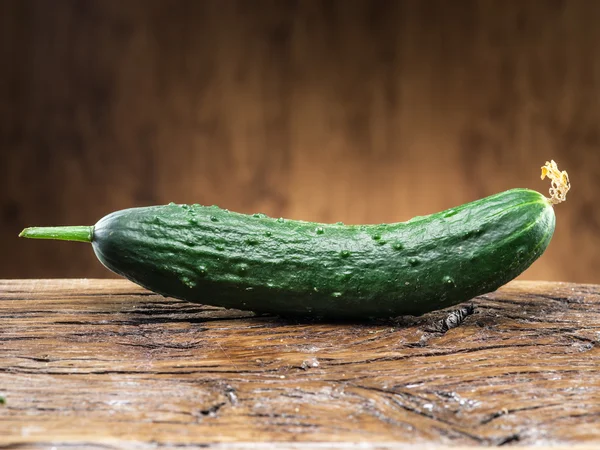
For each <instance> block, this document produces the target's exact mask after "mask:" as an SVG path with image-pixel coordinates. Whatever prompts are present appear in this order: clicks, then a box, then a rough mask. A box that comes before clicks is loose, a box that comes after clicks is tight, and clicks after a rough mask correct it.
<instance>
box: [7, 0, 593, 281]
mask: <svg viewBox="0 0 600 450" xmlns="http://www.w3.org/2000/svg"><path fill="white" fill-rule="evenodd" d="M599 23H600V2H599V1H592V0H573V1H566V0H565V1H517V0H513V1H506V0H498V1H452V2H451V1H395V2H394V1H168V2H167V1H146V0H143V1H124V2H123V1H88V0H83V1H82V0H73V1H65V0H59V1H43V0H39V1H32V0H25V1H23V0H14V1H13V0H8V1H6V0H4V1H1V2H0V36H1V38H0V39H1V40H0V64H1V65H2V70H1V71H0V73H1V75H0V98H1V102H0V144H1V156H0V246H1V250H2V256H1V258H0V277H58V276H60V277H66V276H109V273H108V272H107V271H106V270H105V269H104V268H103V267H102V266H101V265H100V264H99V263H98V262H97V261H96V260H95V258H94V256H93V253H92V251H91V249H90V248H87V247H85V246H83V245H82V244H68V243H56V242H42V241H37V242H36V241H25V240H19V239H17V238H16V235H17V233H18V232H19V231H20V229H21V228H22V227H24V226H29V225H59V224H93V223H95V222H96V220H98V219H99V218H100V217H101V216H103V215H104V214H107V213H109V212H111V211H113V210H116V209H121V208H127V207H132V206H139V205H149V204H155V203H166V202H169V201H175V202H189V203H195V202H197V203H204V204H213V203H215V204H218V205H220V206H222V207H225V208H229V209H232V210H237V211H240V212H248V213H251V212H256V211H261V212H265V213H267V214H269V215H274V216H279V215H283V216H287V217H290V218H302V219H307V220H320V221H338V220H342V221H344V222H347V223H353V222H354V223H357V222H384V221H400V220H406V219H408V218H410V217H411V216H413V215H417V214H426V213H430V212H434V211H437V210H440V209H444V208H447V207H451V206H455V205H457V204H460V203H463V202H467V201H470V200H474V199H476V198H479V197H483V196H486V195H489V194H493V193H495V192H498V191H501V190H505V189H508V188H512V187H531V188H534V189H537V190H540V191H542V192H547V188H548V183H547V182H546V181H544V182H542V181H540V180H539V168H540V166H541V165H542V164H543V163H544V162H545V161H546V160H547V159H550V158H554V159H555V160H557V161H558V162H559V166H560V167H561V168H564V169H567V170H568V171H569V174H570V176H571V180H572V181H573V190H572V192H571V193H570V195H569V199H568V202H567V203H566V204H563V205H559V206H558V207H557V230H556V234H555V237H554V239H553V241H552V243H551V245H550V248H549V249H548V251H547V252H546V254H545V255H544V256H543V257H542V258H541V259H540V260H539V261H538V262H536V264H535V265H534V266H533V267H532V268H531V269H530V270H529V271H528V272H526V273H525V275H524V277H525V278H532V279H548V280H569V281H576V282H600V272H599V271H598V268H599V267H600V253H599V252H598V250H597V249H598V244H600V233H599V232H600V211H599V209H598V207H597V203H598V198H597V197H598V195H597V193H598V192H599V191H600V190H599V187H600V178H599V172H600V155H599V152H598V151H599V149H598V147H599V144H600V26H599V25H598V24H599Z"/></svg>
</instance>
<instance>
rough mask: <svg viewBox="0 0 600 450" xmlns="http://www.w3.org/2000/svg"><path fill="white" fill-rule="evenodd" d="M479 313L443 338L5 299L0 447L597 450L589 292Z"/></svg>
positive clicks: (18, 293) (73, 286)
mask: <svg viewBox="0 0 600 450" xmlns="http://www.w3.org/2000/svg"><path fill="white" fill-rule="evenodd" d="M474 304H475V305H476V312H475V314H474V315H472V316H470V317H468V318H467V319H466V320H465V322H464V324H463V325H462V326H461V327H459V328H456V329H452V330H450V331H449V332H447V333H446V334H439V333H432V332H430V331H428V326H429V325H430V324H431V323H433V322H434V321H435V320H436V319H438V318H440V317H443V315H444V314H443V313H441V312H437V313H432V314H430V315H428V316H424V317H422V318H403V319H401V320H400V319H398V320H395V321H389V322H378V323H371V324H331V323H298V322H289V321H288V322H286V321H283V320H281V319H278V318H274V317H265V316H263V317H254V316H253V314H252V313H248V312H242V311H234V310H223V309H219V308H213V307H207V306H203V305H197V304H191V303H186V302H182V301H177V300H172V299H167V298H163V297H161V296H158V295H154V294H151V293H148V292H147V291H144V290H142V289H141V288H138V287H137V286H135V285H133V284H131V283H129V282H127V281H122V280H29V281H16V280H15V281H0V318H1V324H2V325H1V327H0V395H3V396H4V397H5V398H6V404H5V405H0V447H2V446H4V447H2V448H22V447H21V445H24V446H28V445H29V446H35V445H38V446H46V445H59V447H69V448H100V447H101V448H113V447H114V448H121V447H124V446H125V447H126V446H128V445H129V446H130V447H132V448H155V447H161V446H167V447H168V446H176V445H177V446H181V447H184V448H187V447H192V448H193V447H194V446H197V445H200V444H212V443H221V444H223V443H235V442H313V443H314V442H318V441H345V442H370V443H379V444H377V445H374V444H373V447H378V446H381V447H382V448H383V447H386V448H387V447H393V446H394V445H395V446H396V447H398V446H399V445H400V444H402V443H420V444H423V443H430V444H436V445H441V444H455V445H466V446H488V445H501V444H507V445H534V444H535V445H538V446H539V445H550V444H569V445H570V444H574V443H587V444H588V445H592V444H591V443H594V442H595V443H596V444H597V445H600V352H599V343H600V286H595V285H577V284H560V283H545V282H514V283H511V284H509V285H508V286H506V287H504V288H502V289H501V290H500V291H498V292H496V293H492V294H488V295H484V296H481V297H479V298H477V299H475V301H474ZM133 441H135V442H136V443H135V444H134V443H133ZM386 442H387V444H385V443H386ZM391 442H393V443H394V444H393V445H392V444H390V443H391ZM128 443H129V444H128ZM300 447H301V448H306V447H302V446H300ZM592 447H593V445H592ZM592 447H590V448H592ZM294 448H295V447H294ZM348 448H358V447H351V446H350V447H348ZM360 448H366V447H360Z"/></svg>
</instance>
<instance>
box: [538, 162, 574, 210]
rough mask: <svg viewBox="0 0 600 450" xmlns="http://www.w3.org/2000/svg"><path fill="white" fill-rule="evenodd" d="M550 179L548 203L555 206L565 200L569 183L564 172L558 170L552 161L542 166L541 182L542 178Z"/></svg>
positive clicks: (569, 186) (569, 187)
mask: <svg viewBox="0 0 600 450" xmlns="http://www.w3.org/2000/svg"><path fill="white" fill-rule="evenodd" d="M546 177H548V178H550V180H551V181H552V186H551V187H550V191H549V192H550V198H549V199H548V200H550V203H552V204H553V205H557V204H559V203H562V202H564V201H565V200H566V199H567V192H569V189H571V183H570V182H569V174H568V173H567V172H566V171H564V170H563V171H562V172H561V171H560V170H558V166H557V165H556V163H555V162H554V160H550V162H548V161H546V164H544V166H542V180H543V179H544V178H546Z"/></svg>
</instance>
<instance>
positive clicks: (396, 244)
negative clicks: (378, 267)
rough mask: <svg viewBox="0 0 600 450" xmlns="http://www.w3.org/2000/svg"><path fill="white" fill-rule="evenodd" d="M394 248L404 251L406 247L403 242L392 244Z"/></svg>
mask: <svg viewBox="0 0 600 450" xmlns="http://www.w3.org/2000/svg"><path fill="white" fill-rule="evenodd" d="M392 248H393V249H394V250H402V249H403V248H404V245H403V244H402V242H394V243H393V244H392Z"/></svg>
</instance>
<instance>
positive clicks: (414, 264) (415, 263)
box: [408, 258, 420, 267]
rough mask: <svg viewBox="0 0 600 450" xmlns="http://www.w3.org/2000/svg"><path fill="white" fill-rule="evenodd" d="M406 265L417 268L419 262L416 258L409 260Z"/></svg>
mask: <svg viewBox="0 0 600 450" xmlns="http://www.w3.org/2000/svg"><path fill="white" fill-rule="evenodd" d="M408 263H409V264H410V265H411V266H413V267H414V266H418V265H419V263H420V261H419V259H418V258H409V260H408Z"/></svg>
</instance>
